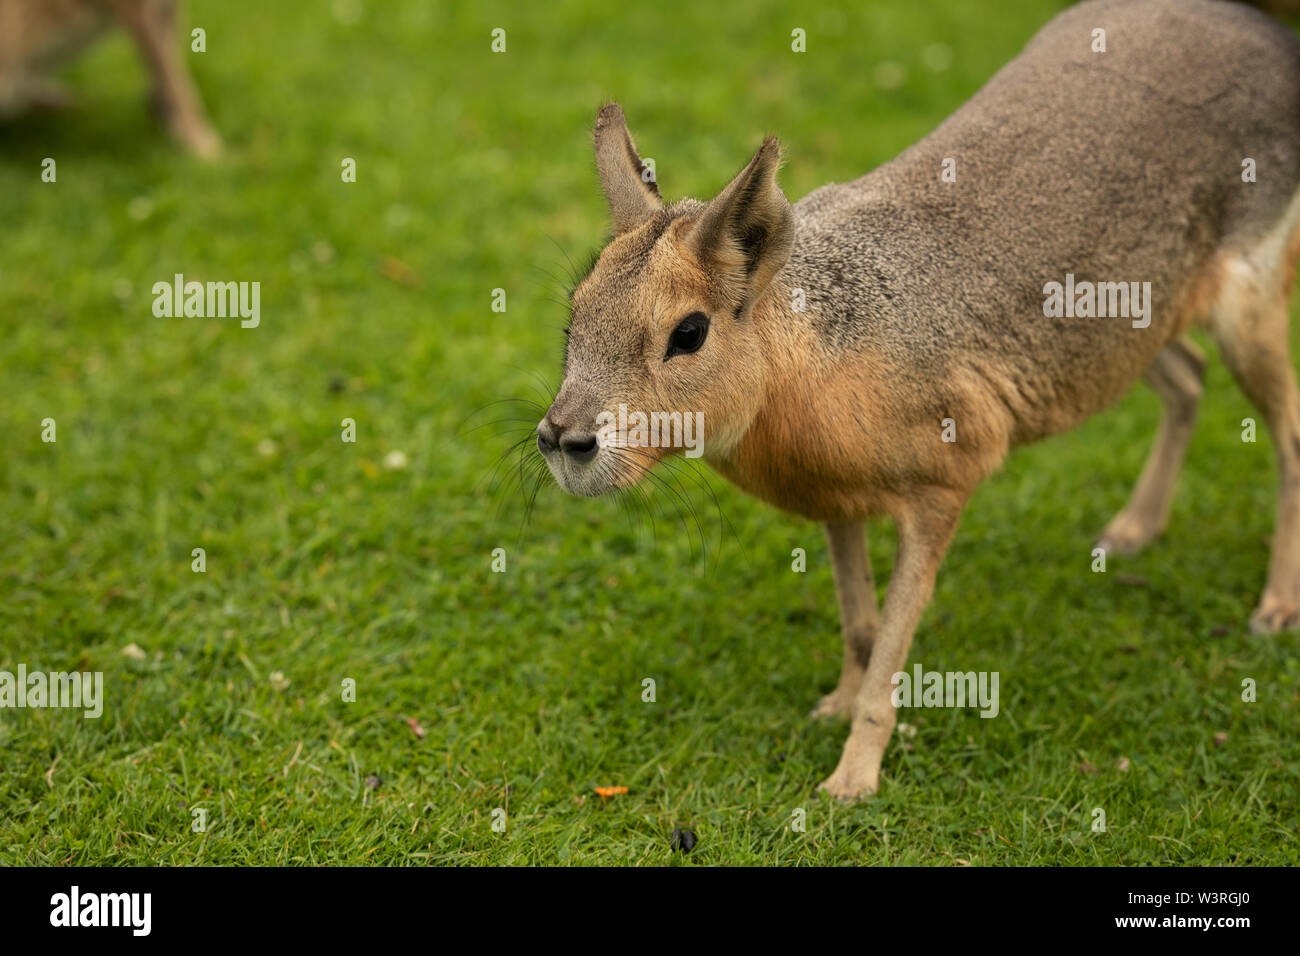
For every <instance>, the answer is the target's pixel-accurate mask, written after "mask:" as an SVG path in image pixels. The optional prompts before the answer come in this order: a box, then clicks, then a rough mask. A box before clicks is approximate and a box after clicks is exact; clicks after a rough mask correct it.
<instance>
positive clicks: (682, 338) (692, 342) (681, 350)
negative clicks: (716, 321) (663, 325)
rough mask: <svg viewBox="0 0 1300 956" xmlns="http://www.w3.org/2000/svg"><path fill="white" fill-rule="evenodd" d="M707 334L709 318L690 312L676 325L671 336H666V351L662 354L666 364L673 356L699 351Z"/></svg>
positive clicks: (701, 313)
mask: <svg viewBox="0 0 1300 956" xmlns="http://www.w3.org/2000/svg"><path fill="white" fill-rule="evenodd" d="M708 334H709V317H708V316H707V315H705V314H704V313H703V312H692V313H691V314H690V315H688V316H687V317H686V318H684V319H682V320H681V321H680V322H678V323H677V328H675V329H673V334H672V335H670V336H668V351H667V352H666V353H664V361H665V362H667V361H668V360H669V359H670V358H672V357H673V356H674V355H689V354H690V353H691V352H695V351H698V350H699V347H700V346H701V345H703V344H704V339H705V338H706V337H707V336H708Z"/></svg>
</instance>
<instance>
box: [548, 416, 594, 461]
mask: <svg viewBox="0 0 1300 956" xmlns="http://www.w3.org/2000/svg"><path fill="white" fill-rule="evenodd" d="M597 447H598V446H597V444H596V436H595V435H593V434H592V433H591V432H584V431H581V430H579V429H576V428H572V427H570V426H567V425H562V424H560V423H558V422H556V421H554V420H553V419H552V418H551V417H550V416H549V415H547V416H546V417H545V418H543V419H542V420H541V422H540V423H539V424H538V426H537V448H538V450H539V451H540V452H541V453H542V454H543V455H549V454H551V453H552V452H554V451H556V450H559V451H562V452H564V454H566V455H568V456H569V457H570V458H572V459H573V460H574V461H576V462H579V463H582V464H585V463H586V462H589V461H591V460H592V459H593V458H595V457H596V451H597Z"/></svg>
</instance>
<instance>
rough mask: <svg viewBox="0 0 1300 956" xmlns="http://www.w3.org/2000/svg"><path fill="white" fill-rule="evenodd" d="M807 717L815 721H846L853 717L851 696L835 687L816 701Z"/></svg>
mask: <svg viewBox="0 0 1300 956" xmlns="http://www.w3.org/2000/svg"><path fill="white" fill-rule="evenodd" d="M808 716H809V717H812V718H814V719H816V720H836V719H839V720H848V719H849V718H850V717H852V716H853V695H852V694H850V693H847V692H846V691H844V690H841V689H840V688H838V687H837V688H835V690H833V691H831V692H830V693H829V694H827V695H826V696H825V697H823V698H822V699H821V700H819V701H817V706H816V707H814V708H813V709H812V711H811V712H809V714H808Z"/></svg>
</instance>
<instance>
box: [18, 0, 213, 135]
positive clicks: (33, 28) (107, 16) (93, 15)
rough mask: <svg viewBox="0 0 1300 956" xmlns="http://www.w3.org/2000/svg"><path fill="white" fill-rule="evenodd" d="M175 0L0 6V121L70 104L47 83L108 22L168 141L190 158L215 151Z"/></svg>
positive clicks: (25, 1) (50, 0) (31, 0)
mask: <svg viewBox="0 0 1300 956" xmlns="http://www.w3.org/2000/svg"><path fill="white" fill-rule="evenodd" d="M179 7H180V0H0V119H5V118H7V117H12V116H16V115H19V114H21V113H23V112H26V111H27V110H31V109H40V108H50V107H62V106H66V105H68V104H69V103H70V102H71V97H70V96H69V95H68V94H67V93H66V92H65V91H64V90H63V88H62V87H61V86H59V85H58V84H56V83H55V82H54V81H53V80H52V79H50V76H49V74H50V73H51V71H53V70H54V69H56V68H57V67H59V66H60V65H61V64H62V63H64V62H65V61H67V60H69V59H71V58H72V57H74V56H76V55H77V54H78V53H80V52H81V51H82V50H84V49H85V48H86V47H87V46H88V45H90V43H92V42H93V41H94V40H95V39H97V38H98V37H99V36H100V35H102V34H103V33H104V32H106V31H107V30H109V29H110V28H111V27H112V26H113V24H114V23H117V24H118V25H120V26H122V27H124V28H125V29H126V30H127V32H128V33H129V34H130V35H131V39H132V40H134V41H135V45H136V47H137V49H138V50H139V52H140V58H141V59H142V60H143V61H144V64H145V66H146V68H147V69H148V70H149V73H150V76H151V79H152V82H153V91H152V94H151V101H152V103H153V106H154V108H155V109H156V111H157V112H158V114H159V117H160V119H161V120H162V122H163V124H164V125H165V126H166V128H167V131H168V132H169V133H170V134H171V136H172V138H173V139H175V140H176V142H178V143H179V144H180V145H181V146H183V147H184V148H185V149H187V150H189V151H190V152H191V153H194V154H195V155H196V156H202V157H205V158H211V157H214V156H217V155H218V154H219V153H220V152H221V138H220V137H219V136H218V135H217V132H216V130H214V129H213V128H212V125H211V124H210V123H209V122H208V118H207V115H206V113H205V112H204V109H203V101H202V100H201V99H200V97H199V93H198V90H197V88H196V87H195V86H194V81H193V79H192V78H191V76H190V71H189V68H188V67H187V66H186V62H185V57H186V56H187V53H186V52H185V51H186V50H188V46H185V47H183V46H182V38H181V34H180V29H179V23H178V17H179Z"/></svg>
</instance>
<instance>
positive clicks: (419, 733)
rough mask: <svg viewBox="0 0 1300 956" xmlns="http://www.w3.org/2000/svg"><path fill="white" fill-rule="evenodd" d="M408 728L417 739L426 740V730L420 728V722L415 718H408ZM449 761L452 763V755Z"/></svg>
mask: <svg viewBox="0 0 1300 956" xmlns="http://www.w3.org/2000/svg"><path fill="white" fill-rule="evenodd" d="M406 726H408V727H410V728H411V733H413V734H415V736H416V737H418V738H420V739H421V740H423V739H424V728H423V727H421V726H420V722H419V721H418V720H416V719H415V718H414V717H407V718H406ZM447 759H448V761H450V759H451V755H450V754H448V755H447Z"/></svg>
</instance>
